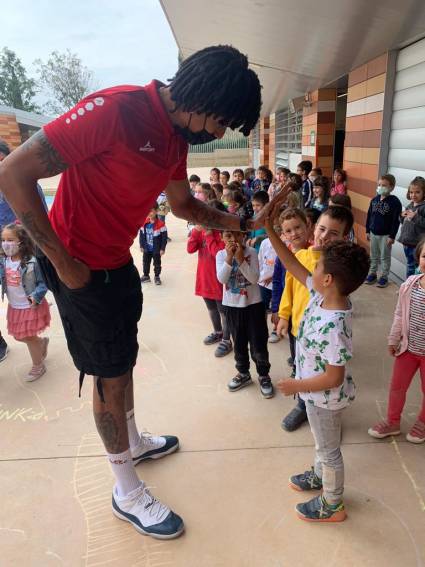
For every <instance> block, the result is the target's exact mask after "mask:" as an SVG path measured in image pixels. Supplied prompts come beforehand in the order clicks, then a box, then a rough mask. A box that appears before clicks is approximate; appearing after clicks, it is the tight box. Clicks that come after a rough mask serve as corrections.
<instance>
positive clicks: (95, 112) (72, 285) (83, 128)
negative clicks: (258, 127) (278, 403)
mask: <svg viewBox="0 0 425 567" xmlns="http://www.w3.org/2000/svg"><path fill="white" fill-rule="evenodd" d="M260 107H261V94H260V84H259V81H258V77H257V75H256V74H255V73H254V72H253V71H252V70H250V69H249V68H248V60H247V58H246V57H245V56H244V55H242V54H241V53H240V52H239V51H237V50H236V49H234V48H232V47H230V46H215V47H209V48H206V49H203V50H202V51H199V52H197V53H195V54H193V55H192V56H191V57H189V58H188V59H186V60H185V61H184V62H183V63H182V65H181V66H180V68H179V70H178V72H177V73H176V76H175V77H174V79H172V81H171V83H170V84H169V85H163V84H161V83H159V82H158V81H152V83H150V84H149V85H147V86H145V87H134V86H121V87H114V88H110V89H105V90H103V91H99V92H97V93H95V94H93V95H90V96H88V97H86V98H85V99H84V100H82V101H81V102H80V103H79V104H77V106H76V107H75V108H73V109H72V110H70V111H69V112H67V113H66V114H64V115H63V116H60V117H59V118H57V119H56V120H54V121H53V122H51V123H50V124H48V125H47V126H45V127H44V128H43V129H42V130H40V131H39V132H37V133H36V134H35V135H34V136H33V137H32V138H31V139H30V140H28V141H27V142H26V143H25V144H23V145H22V146H21V147H20V148H19V149H17V150H16V151H15V152H13V153H12V154H11V155H10V156H9V157H8V158H7V159H6V160H4V162H2V164H1V166H0V187H1V188H2V191H3V193H4V195H5V197H6V199H7V200H8V201H9V203H10V204H11V206H12V207H13V209H14V210H15V211H16V213H17V215H18V217H19V218H20V219H21V221H22V223H23V224H24V226H25V228H26V229H27V230H28V231H29V232H30V234H31V235H32V237H33V238H34V240H35V241H36V243H37V244H38V246H39V248H40V250H41V256H42V257H41V258H40V263H41V265H42V267H43V270H44V273H45V276H46V280H47V283H48V286H49V288H50V289H51V290H52V291H53V293H54V295H55V299H56V303H57V305H58V309H59V313H60V316H61V318H62V322H63V326H64V330H65V335H66V339H67V343H68V348H69V351H70V353H71V355H72V358H73V360H74V363H75V366H76V367H77V368H78V370H79V371H80V388H81V385H82V382H83V379H84V375H85V374H89V375H93V376H94V377H95V380H94V388H93V412H94V418H95V422H96V426H97V429H98V431H99V434H100V436H101V438H102V440H103V443H104V445H105V449H106V452H107V455H108V458H109V461H110V464H111V467H112V471H113V473H114V476H115V479H116V484H115V486H114V489H113V495H112V509H113V512H114V513H115V514H116V515H117V516H118V517H119V518H121V519H123V520H126V521H128V522H130V523H131V524H132V525H133V526H134V527H135V528H136V529H137V530H138V531H139V532H141V533H144V534H148V535H151V536H153V537H157V538H162V539H169V538H173V537H177V536H178V535H180V534H181V533H182V532H183V530H184V524H183V520H182V519H181V518H180V517H179V516H178V515H177V514H175V513H174V512H172V511H171V510H170V509H169V508H168V507H167V506H166V505H164V504H162V503H161V502H160V501H159V500H157V499H156V498H155V497H154V496H153V495H152V494H151V493H150V492H149V490H148V489H147V488H146V486H145V485H144V483H143V482H142V481H141V480H139V478H138V476H137V473H136V471H135V465H137V464H138V463H139V462H141V461H142V460H144V459H148V458H159V457H161V456H163V455H166V454H169V453H171V452H173V451H174V450H176V449H177V448H178V439H177V438H176V437H173V436H162V437H146V436H140V434H139V431H138V429H137V427H136V422H135V419H134V400H133V377H132V373H133V367H134V365H135V363H136V358H137V352H138V344H137V323H138V321H139V319H140V316H141V312H142V292H141V286H140V279H139V276H138V272H137V269H136V268H135V266H134V264H133V260H132V257H131V255H130V246H131V244H132V243H133V241H134V238H135V237H136V235H137V231H138V229H139V227H140V226H141V224H142V222H143V220H144V219H145V218H146V215H147V213H148V212H149V210H150V208H151V206H152V203H154V202H155V200H156V198H157V196H158V195H159V194H160V192H161V191H163V190H164V189H165V190H166V193H167V198H168V201H169V203H170V205H171V207H172V210H173V212H174V214H175V215H177V216H179V217H181V218H184V219H187V220H188V221H190V222H193V223H196V224H202V225H206V226H210V227H216V228H228V229H231V230H241V229H242V230H246V228H247V227H246V221H243V220H241V219H240V218H239V217H236V216H233V215H228V214H226V213H222V212H220V211H218V210H216V209H213V208H210V207H208V206H207V205H205V204H204V203H202V202H200V201H199V200H197V199H194V198H193V196H192V195H191V193H190V189H189V183H188V180H187V174H186V156H187V150H188V143H190V144H197V143H205V142H208V141H211V140H214V139H215V138H221V137H222V136H223V135H224V133H225V131H226V128H227V127H230V128H232V129H234V128H239V129H240V131H241V132H242V133H243V134H245V135H248V134H249V132H250V131H251V129H252V128H253V127H254V126H255V124H256V122H257V120H258V117H259V111H260ZM61 172H63V174H62V178H61V181H60V184H59V188H58V192H57V194H56V198H55V201H54V205H53V207H52V210H51V212H50V215H49V217H47V215H46V213H45V211H44V209H43V206H42V204H41V201H40V199H39V197H38V194H37V190H36V182H37V179H39V178H44V177H49V176H53V175H57V174H58V173H61Z"/></svg>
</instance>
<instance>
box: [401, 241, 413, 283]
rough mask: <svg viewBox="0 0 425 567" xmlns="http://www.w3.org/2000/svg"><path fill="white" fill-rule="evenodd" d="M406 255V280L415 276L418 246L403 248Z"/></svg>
mask: <svg viewBox="0 0 425 567" xmlns="http://www.w3.org/2000/svg"><path fill="white" fill-rule="evenodd" d="M403 248H404V254H405V256H406V261H407V265H406V278H408V277H409V276H413V275H414V274H415V270H416V258H415V249H416V246H403Z"/></svg>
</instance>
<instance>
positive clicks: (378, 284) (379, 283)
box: [376, 277, 388, 287]
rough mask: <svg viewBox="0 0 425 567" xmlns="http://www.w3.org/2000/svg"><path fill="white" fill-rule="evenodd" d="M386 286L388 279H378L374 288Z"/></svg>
mask: <svg viewBox="0 0 425 567" xmlns="http://www.w3.org/2000/svg"><path fill="white" fill-rule="evenodd" d="M387 285H388V279H387V278H382V277H381V278H379V280H378V281H377V282H376V287H387Z"/></svg>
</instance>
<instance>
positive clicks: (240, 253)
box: [235, 244, 245, 266]
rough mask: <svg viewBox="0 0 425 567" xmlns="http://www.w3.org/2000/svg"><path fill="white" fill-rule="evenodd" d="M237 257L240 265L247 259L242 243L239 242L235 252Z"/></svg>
mask: <svg viewBox="0 0 425 567" xmlns="http://www.w3.org/2000/svg"><path fill="white" fill-rule="evenodd" d="M235 259H236V261H237V263H238V264H239V266H240V265H241V264H243V263H244V261H245V255H244V249H243V247H242V246H241V245H240V244H237V247H236V252H235Z"/></svg>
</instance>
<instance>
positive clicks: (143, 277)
mask: <svg viewBox="0 0 425 567" xmlns="http://www.w3.org/2000/svg"><path fill="white" fill-rule="evenodd" d="M140 281H141V282H142V283H147V282H150V281H151V277H150V276H142V277H141V278H140Z"/></svg>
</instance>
